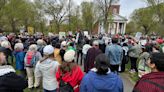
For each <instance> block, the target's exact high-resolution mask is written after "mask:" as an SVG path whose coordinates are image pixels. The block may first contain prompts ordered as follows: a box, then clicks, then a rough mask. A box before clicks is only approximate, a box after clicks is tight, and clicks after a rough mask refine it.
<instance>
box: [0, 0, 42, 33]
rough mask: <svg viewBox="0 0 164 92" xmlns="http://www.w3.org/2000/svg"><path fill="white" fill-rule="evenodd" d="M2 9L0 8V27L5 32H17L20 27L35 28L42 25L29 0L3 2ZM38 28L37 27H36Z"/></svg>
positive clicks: (7, 0)
mask: <svg viewBox="0 0 164 92" xmlns="http://www.w3.org/2000/svg"><path fill="white" fill-rule="evenodd" d="M2 1H3V0H1V2H0V4H1V3H4V6H3V7H0V27H2V28H3V29H5V31H12V32H15V33H16V32H17V31H18V30H19V29H20V28H21V27H23V26H24V27H25V28H26V29H27V27H28V26H32V27H35V26H36V25H37V24H38V23H39V24H40V23H43V20H42V19H41V18H42V16H40V15H39V13H38V11H37V8H36V6H35V3H33V2H30V1H29V0H4V2H2ZM37 27H38V26H37ZM39 27H40V26H39Z"/></svg>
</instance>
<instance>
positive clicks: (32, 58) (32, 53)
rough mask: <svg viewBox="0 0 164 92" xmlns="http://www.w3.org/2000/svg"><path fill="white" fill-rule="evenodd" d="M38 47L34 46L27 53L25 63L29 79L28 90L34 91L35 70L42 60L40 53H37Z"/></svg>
mask: <svg viewBox="0 0 164 92" xmlns="http://www.w3.org/2000/svg"><path fill="white" fill-rule="evenodd" d="M37 49H38V48H37V45H36V44H32V45H30V47H29V50H28V51H27V53H26V55H25V58H24V62H25V67H26V73H27V77H28V88H29V89H32V88H33V87H34V79H33V78H34V69H35V65H36V63H37V61H39V60H41V59H42V56H41V54H40V52H38V51H37Z"/></svg>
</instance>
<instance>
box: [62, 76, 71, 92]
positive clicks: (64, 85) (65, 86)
mask: <svg viewBox="0 0 164 92" xmlns="http://www.w3.org/2000/svg"><path fill="white" fill-rule="evenodd" d="M59 92H74V90H73V87H72V86H71V85H70V84H69V83H68V82H64V81H63V80H62V76H61V77H60V83H59Z"/></svg>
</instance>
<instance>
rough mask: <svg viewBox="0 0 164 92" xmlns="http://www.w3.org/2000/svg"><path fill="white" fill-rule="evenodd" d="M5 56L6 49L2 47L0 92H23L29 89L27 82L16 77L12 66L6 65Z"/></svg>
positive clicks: (0, 51) (0, 56) (0, 50)
mask: <svg viewBox="0 0 164 92" xmlns="http://www.w3.org/2000/svg"><path fill="white" fill-rule="evenodd" d="M5 54H6V52H5V48H4V47H0V92H23V90H24V89H25V88H26V87H27V82H26V81H25V79H24V78H22V77H21V76H18V75H16V73H15V70H14V68H13V67H12V66H10V65H6V63H7V62H6V55H5Z"/></svg>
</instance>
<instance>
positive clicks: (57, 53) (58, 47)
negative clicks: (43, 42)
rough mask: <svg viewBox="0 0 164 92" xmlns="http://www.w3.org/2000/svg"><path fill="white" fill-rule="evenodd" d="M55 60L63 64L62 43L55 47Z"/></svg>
mask: <svg viewBox="0 0 164 92" xmlns="http://www.w3.org/2000/svg"><path fill="white" fill-rule="evenodd" d="M54 58H55V59H56V61H58V63H59V64H62V58H61V55H60V43H57V44H56V45H55V50H54Z"/></svg>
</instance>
